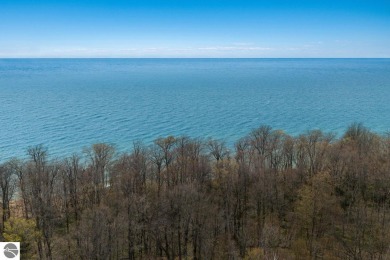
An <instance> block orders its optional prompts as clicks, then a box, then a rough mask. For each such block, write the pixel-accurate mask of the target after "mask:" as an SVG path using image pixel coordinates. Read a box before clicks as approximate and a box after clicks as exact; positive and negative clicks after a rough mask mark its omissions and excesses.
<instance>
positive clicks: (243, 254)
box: [0, 124, 390, 259]
mask: <svg viewBox="0 0 390 260" xmlns="http://www.w3.org/2000/svg"><path fill="white" fill-rule="evenodd" d="M27 153H28V159H25V160H24V159H23V160H20V159H12V160H9V161H6V162H3V163H2V164H1V166H0V188H1V193H0V195H1V199H2V200H1V215H2V218H1V225H0V229H1V236H2V237H1V239H2V240H5V241H21V249H22V259H390V248H389V245H390V136H386V135H378V134H375V133H373V132H371V131H370V130H368V129H367V128H365V127H364V126H362V125H361V124H353V125H351V126H349V127H348V128H347V130H346V131H345V133H344V135H343V136H342V137H340V138H335V137H334V136H333V135H331V134H326V133H323V132H321V131H319V130H314V131H308V132H306V133H303V134H302V135H299V136H295V137H293V136H290V135H288V134H286V133H284V132H283V131H280V130H274V129H272V128H271V127H269V126H261V127H259V128H258V129H255V130H253V131H252V132H250V133H249V134H248V135H247V136H245V137H243V138H242V139H240V140H238V141H237V142H236V144H235V146H234V148H229V149H228V147H227V145H226V144H224V142H222V141H218V140H215V139H206V140H200V139H193V138H189V137H172V136H169V137H166V138H159V139H157V140H155V141H154V143H153V144H152V145H148V146H145V145H143V144H142V143H134V144H133V147H131V146H130V145H129V152H128V153H121V154H119V153H116V152H115V149H114V147H113V146H111V145H109V144H95V145H93V146H92V147H89V148H86V149H84V150H83V151H82V152H81V151H80V153H79V154H78V155H74V156H71V157H69V158H57V159H53V158H51V157H50V156H49V153H50V151H47V149H46V147H45V146H43V145H38V146H35V147H30V148H28V149H27Z"/></svg>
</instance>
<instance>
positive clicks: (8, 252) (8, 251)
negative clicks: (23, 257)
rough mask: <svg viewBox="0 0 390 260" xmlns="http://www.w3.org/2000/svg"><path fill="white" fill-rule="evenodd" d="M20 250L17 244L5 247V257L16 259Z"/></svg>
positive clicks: (9, 244)
mask: <svg viewBox="0 0 390 260" xmlns="http://www.w3.org/2000/svg"><path fill="white" fill-rule="evenodd" d="M18 253H19V250H18V248H17V247H16V245H15V244H12V243H8V244H6V245H5V246H4V255H5V256H6V257H7V258H14V257H16V256H17V255H18Z"/></svg>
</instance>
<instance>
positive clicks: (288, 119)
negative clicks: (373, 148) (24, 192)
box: [0, 59, 390, 161]
mask: <svg viewBox="0 0 390 260" xmlns="http://www.w3.org/2000/svg"><path fill="white" fill-rule="evenodd" d="M389 101H390V59H0V160H1V161H2V160H5V159H8V158H10V157H11V156H25V154H26V148H27V147H29V146H31V145H36V144H40V143H43V144H45V145H46V146H47V147H48V149H49V153H50V155H51V156H52V157H55V156H63V155H70V154H72V153H73V152H81V151H82V148H83V147H85V146H88V145H91V144H93V143H96V142H108V143H112V144H115V145H116V147H117V148H118V150H119V151H124V150H130V148H131V143H132V141H134V140H143V141H144V142H145V143H150V142H151V141H152V140H154V139H155V138H158V137H161V136H167V135H183V134H185V135H188V136H191V137H214V138H217V139H223V140H225V141H226V142H227V143H228V144H233V143H234V142H235V141H236V140H237V139H238V138H240V137H242V136H244V135H246V134H247V133H249V132H250V131H251V129H253V128H256V127H258V126H259V125H261V124H268V125H270V126H272V127H273V128H275V129H283V130H285V131H286V132H288V133H290V134H293V135H296V134H299V133H302V132H304V131H306V130H309V129H321V130H324V131H332V132H335V133H337V134H341V133H342V132H343V131H344V130H345V128H346V127H347V126H348V125H349V124H350V123H352V122H363V123H364V124H365V125H366V126H368V127H369V128H371V129H372V130H374V131H376V132H378V133H385V132H386V131H389V130H390V102H389Z"/></svg>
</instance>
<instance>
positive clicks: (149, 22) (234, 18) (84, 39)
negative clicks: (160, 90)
mask: <svg viewBox="0 0 390 260" xmlns="http://www.w3.org/2000/svg"><path fill="white" fill-rule="evenodd" d="M57 57H58V58H76V57H80V58H100V57H107V58H316V57H318V58H370V57H372V58H390V0H385V1H379V0H310V1H309V0H267V1H263V0H257V1H250V0H84V1H76V0H55V1H48V0H46V1H44V0H35V1H32V0H0V58H57Z"/></svg>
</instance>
